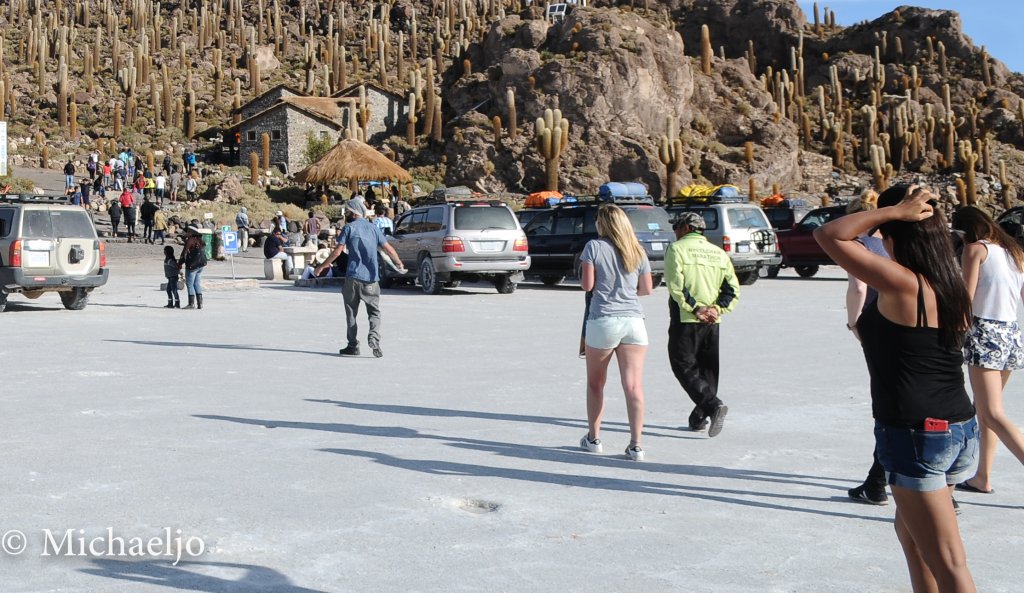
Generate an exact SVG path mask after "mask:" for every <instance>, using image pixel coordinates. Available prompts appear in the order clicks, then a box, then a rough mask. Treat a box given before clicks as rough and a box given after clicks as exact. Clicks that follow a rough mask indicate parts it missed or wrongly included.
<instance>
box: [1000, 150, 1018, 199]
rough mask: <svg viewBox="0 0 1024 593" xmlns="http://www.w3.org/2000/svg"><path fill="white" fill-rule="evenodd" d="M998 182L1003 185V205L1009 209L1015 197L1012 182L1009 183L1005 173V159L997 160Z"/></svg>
mask: <svg viewBox="0 0 1024 593" xmlns="http://www.w3.org/2000/svg"><path fill="white" fill-rule="evenodd" d="M999 184H1000V185H1002V186H1003V190H1002V195H1003V207H1004V208H1006V209H1007V210H1009V209H1010V208H1013V202H1014V200H1015V199H1016V197H1015V195H1014V194H1015V191H1014V189H1013V184H1012V183H1010V178H1009V177H1007V175H1006V161H1004V160H1002V159H1000V160H999Z"/></svg>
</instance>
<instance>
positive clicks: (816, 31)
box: [814, 2, 821, 35]
mask: <svg viewBox="0 0 1024 593" xmlns="http://www.w3.org/2000/svg"><path fill="white" fill-rule="evenodd" d="M820 18H821V17H820V16H819V14H818V3H817V2H815V3H814V34H815V35H821V20H820Z"/></svg>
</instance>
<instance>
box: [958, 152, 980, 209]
mask: <svg viewBox="0 0 1024 593" xmlns="http://www.w3.org/2000/svg"><path fill="white" fill-rule="evenodd" d="M959 148H960V150H959V151H958V152H959V156H960V162H961V163H963V167H964V178H965V179H966V183H967V204H968V205H971V204H977V203H978V186H977V182H976V180H975V176H974V171H975V169H977V167H978V153H976V152H974V147H973V146H972V145H971V141H970V140H962V141H960V146H959Z"/></svg>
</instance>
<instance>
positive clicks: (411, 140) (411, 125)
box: [405, 91, 419, 147]
mask: <svg viewBox="0 0 1024 593" xmlns="http://www.w3.org/2000/svg"><path fill="white" fill-rule="evenodd" d="M418 121H419V119H418V118H417V117H416V92H415V91H412V92H410V93H409V109H408V111H407V113H406V125H405V141H406V143H407V144H409V146H412V147H415V146H416V123H417V122H418Z"/></svg>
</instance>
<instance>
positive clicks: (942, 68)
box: [938, 41, 949, 78]
mask: <svg viewBox="0 0 1024 593" xmlns="http://www.w3.org/2000/svg"><path fill="white" fill-rule="evenodd" d="M938 48H939V75H940V76H942V78H948V77H949V71H948V70H947V69H946V44H944V43H942V42H941V41H940V42H939V43H938Z"/></svg>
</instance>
